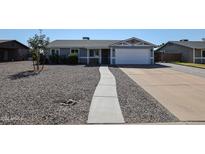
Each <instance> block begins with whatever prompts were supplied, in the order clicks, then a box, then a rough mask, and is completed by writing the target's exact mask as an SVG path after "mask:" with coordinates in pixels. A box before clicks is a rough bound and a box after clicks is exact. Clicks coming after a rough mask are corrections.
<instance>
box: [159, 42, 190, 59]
mask: <svg viewBox="0 0 205 154" xmlns="http://www.w3.org/2000/svg"><path fill="white" fill-rule="evenodd" d="M158 52H166V53H181V54H182V61H183V62H193V49H191V48H188V47H184V46H180V45H177V44H172V43H167V44H166V45H165V46H164V47H162V48H161V49H159V50H158Z"/></svg>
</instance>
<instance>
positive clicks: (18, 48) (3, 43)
mask: <svg viewBox="0 0 205 154" xmlns="http://www.w3.org/2000/svg"><path fill="white" fill-rule="evenodd" d="M28 54H29V48H28V47H27V46H25V45H24V44H22V43H20V42H18V41H16V40H0V61H17V60H26V59H27V58H28Z"/></svg>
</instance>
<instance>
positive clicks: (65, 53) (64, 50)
mask: <svg viewBox="0 0 205 154" xmlns="http://www.w3.org/2000/svg"><path fill="white" fill-rule="evenodd" d="M69 54H70V49H69V48H60V56H68V55H69Z"/></svg>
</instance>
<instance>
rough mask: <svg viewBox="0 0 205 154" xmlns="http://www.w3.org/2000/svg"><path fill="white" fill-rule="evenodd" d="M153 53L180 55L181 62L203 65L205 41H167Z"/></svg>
mask: <svg viewBox="0 0 205 154" xmlns="http://www.w3.org/2000/svg"><path fill="white" fill-rule="evenodd" d="M155 52H156V53H157V52H161V53H170V54H181V61H183V62H190V63H205V41H189V40H180V41H169V42H167V43H166V44H164V45H163V46H161V47H159V48H158V49H157V50H155Z"/></svg>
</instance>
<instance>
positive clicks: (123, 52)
mask: <svg viewBox="0 0 205 154" xmlns="http://www.w3.org/2000/svg"><path fill="white" fill-rule="evenodd" d="M48 47H49V56H52V55H56V54H57V55H59V56H68V55H69V54H70V53H76V54H77V55H78V62H79V63H82V64H152V63H154V51H153V48H154V47H155V45H154V44H152V43H149V42H147V41H144V40H141V39H138V38H135V37H133V38H130V39H126V40H90V39H89V37H84V38H83V39H82V40H55V41H53V42H51V43H50V44H49V45H48Z"/></svg>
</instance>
